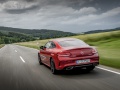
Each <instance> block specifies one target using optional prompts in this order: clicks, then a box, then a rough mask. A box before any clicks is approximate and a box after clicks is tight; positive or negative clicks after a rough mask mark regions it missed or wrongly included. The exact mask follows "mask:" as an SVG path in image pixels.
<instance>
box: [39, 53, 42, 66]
mask: <svg viewBox="0 0 120 90" xmlns="http://www.w3.org/2000/svg"><path fill="white" fill-rule="evenodd" d="M38 61H39V64H40V65H42V64H43V63H42V61H41V57H40V54H39V53H38Z"/></svg>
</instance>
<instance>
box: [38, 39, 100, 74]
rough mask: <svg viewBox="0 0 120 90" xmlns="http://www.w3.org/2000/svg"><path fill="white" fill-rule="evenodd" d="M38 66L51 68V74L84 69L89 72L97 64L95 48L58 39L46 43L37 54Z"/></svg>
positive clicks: (72, 40)
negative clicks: (78, 68) (59, 71)
mask: <svg viewBox="0 0 120 90" xmlns="http://www.w3.org/2000/svg"><path fill="white" fill-rule="evenodd" d="M38 57H39V63H40V65H42V64H45V65H47V66H49V67H50V68H51V71H52V73H53V74H55V73H56V72H57V71H58V70H72V69H74V68H77V67H80V68H86V70H88V71H91V70H93V69H94V68H95V66H97V65H98V64H99V55H98V52H97V51H96V49H95V48H93V47H91V46H89V45H88V44H86V43H85V42H83V41H82V40H79V39H75V38H59V39H53V40H50V41H48V42H47V43H46V44H45V46H41V47H40V51H39V52H38Z"/></svg>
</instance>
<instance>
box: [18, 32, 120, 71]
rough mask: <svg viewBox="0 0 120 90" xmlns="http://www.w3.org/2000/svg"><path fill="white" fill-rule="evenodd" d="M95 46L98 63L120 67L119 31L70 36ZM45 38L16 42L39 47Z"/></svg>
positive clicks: (44, 41)
mask: <svg viewBox="0 0 120 90" xmlns="http://www.w3.org/2000/svg"><path fill="white" fill-rule="evenodd" d="M72 37H73V38H78V39H81V40H83V41H85V42H86V43H88V44H90V45H92V46H96V47H97V50H98V53H99V55H100V64H102V65H106V66H110V67H114V68H118V69H120V31H112V32H104V33H96V34H86V35H77V36H72ZM48 40H49V39H47V40H36V41H31V42H22V43H17V44H18V45H22V46H27V47H32V48H36V49H39V46H42V45H44V44H45V43H46V42H47V41H48Z"/></svg>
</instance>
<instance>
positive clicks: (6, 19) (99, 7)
mask: <svg viewBox="0 0 120 90" xmlns="http://www.w3.org/2000/svg"><path fill="white" fill-rule="evenodd" d="M0 26H5V27H14V28H24V29H52V30H60V31H65V32H74V33H80V32H86V31H90V30H102V29H112V28H116V27H120V0H0Z"/></svg>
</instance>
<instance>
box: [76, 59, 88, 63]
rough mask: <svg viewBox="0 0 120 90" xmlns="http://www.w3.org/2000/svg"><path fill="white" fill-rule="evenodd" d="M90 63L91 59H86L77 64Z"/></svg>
mask: <svg viewBox="0 0 120 90" xmlns="http://www.w3.org/2000/svg"><path fill="white" fill-rule="evenodd" d="M88 62H90V59H85V60H77V61H76V63H77V64H81V63H88Z"/></svg>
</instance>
